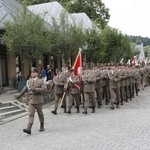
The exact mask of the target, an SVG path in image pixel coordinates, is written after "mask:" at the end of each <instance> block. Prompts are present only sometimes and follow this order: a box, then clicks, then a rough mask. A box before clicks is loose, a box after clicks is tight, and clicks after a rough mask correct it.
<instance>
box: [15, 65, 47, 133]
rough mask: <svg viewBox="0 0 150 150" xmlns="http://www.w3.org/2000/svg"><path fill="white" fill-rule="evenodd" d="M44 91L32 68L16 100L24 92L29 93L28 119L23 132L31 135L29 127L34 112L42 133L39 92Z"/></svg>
mask: <svg viewBox="0 0 150 150" xmlns="http://www.w3.org/2000/svg"><path fill="white" fill-rule="evenodd" d="M44 90H46V87H45V85H44V81H43V80H42V79H40V78H38V70H37V69H36V68H34V69H33V70H32V71H31V78H30V79H29V80H27V83H26V86H25V87H24V88H23V90H22V91H21V92H20V94H19V95H18V96H16V98H19V97H21V96H22V95H23V94H24V93H25V92H27V91H29V95H30V96H29V104H28V105H29V118H28V127H27V128H26V129H23V132H25V133H27V134H31V127H32V125H33V121H34V115H35V110H36V111H37V113H38V116H39V120H40V130H39V131H40V132H42V131H44V114H43V111H42V106H43V104H44V100H43V98H42V95H41V92H42V91H44Z"/></svg>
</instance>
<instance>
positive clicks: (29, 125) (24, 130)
mask: <svg viewBox="0 0 150 150" xmlns="http://www.w3.org/2000/svg"><path fill="white" fill-rule="evenodd" d="M31 127H32V124H31V123H29V124H28V127H27V129H23V132H25V133H27V134H31Z"/></svg>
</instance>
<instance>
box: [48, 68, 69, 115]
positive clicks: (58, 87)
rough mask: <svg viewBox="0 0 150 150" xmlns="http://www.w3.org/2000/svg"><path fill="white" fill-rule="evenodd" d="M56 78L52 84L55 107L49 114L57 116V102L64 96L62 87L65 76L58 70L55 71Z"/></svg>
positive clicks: (64, 102)
mask: <svg viewBox="0 0 150 150" xmlns="http://www.w3.org/2000/svg"><path fill="white" fill-rule="evenodd" d="M56 74H57V75H56V76H55V77H54V78H53V82H54V94H55V105H54V110H53V111H51V113H53V114H55V115H57V108H58V103H59V100H60V99H61V98H62V96H63V94H64V85H65V83H66V76H65V74H64V73H61V71H60V70H56ZM63 107H64V113H66V101H65V100H64V101H63Z"/></svg>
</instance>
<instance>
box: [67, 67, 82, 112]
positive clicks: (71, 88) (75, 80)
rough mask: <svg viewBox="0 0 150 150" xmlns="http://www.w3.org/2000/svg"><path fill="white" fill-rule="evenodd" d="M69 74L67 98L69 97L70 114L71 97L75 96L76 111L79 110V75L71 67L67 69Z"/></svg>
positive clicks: (69, 109) (69, 110)
mask: <svg viewBox="0 0 150 150" xmlns="http://www.w3.org/2000/svg"><path fill="white" fill-rule="evenodd" d="M69 72H70V75H69V76H68V78H67V84H68V89H66V90H67V91H68V98H69V106H68V111H67V113H68V114H71V107H72V103H73V99H74V98H75V102H76V108H77V113H79V112H80V110H79V105H80V87H79V85H78V84H79V82H80V81H79V77H78V76H76V75H75V74H74V70H73V69H69Z"/></svg>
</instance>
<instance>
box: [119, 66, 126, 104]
mask: <svg viewBox="0 0 150 150" xmlns="http://www.w3.org/2000/svg"><path fill="white" fill-rule="evenodd" d="M119 72H120V79H121V81H120V98H121V105H123V101H124V100H125V94H124V92H125V79H126V76H125V70H124V66H120V70H119Z"/></svg>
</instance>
